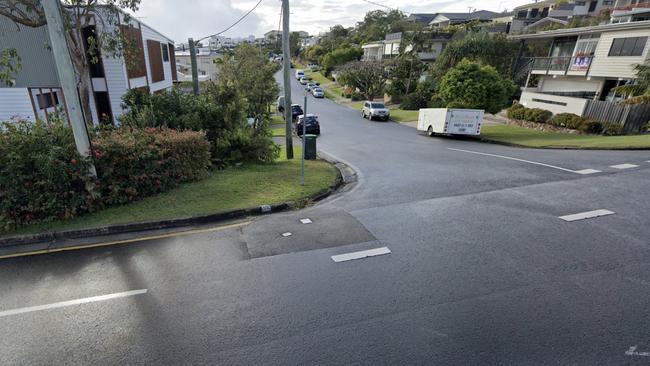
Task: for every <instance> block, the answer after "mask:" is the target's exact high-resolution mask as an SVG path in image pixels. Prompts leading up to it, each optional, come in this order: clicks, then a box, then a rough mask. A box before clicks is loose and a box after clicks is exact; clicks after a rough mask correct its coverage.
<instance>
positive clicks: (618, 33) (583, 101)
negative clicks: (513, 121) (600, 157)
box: [510, 21, 650, 122]
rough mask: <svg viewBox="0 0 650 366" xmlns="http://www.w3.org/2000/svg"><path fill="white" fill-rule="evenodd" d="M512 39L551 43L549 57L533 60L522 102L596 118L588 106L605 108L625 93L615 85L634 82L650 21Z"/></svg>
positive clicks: (646, 50)
mask: <svg viewBox="0 0 650 366" xmlns="http://www.w3.org/2000/svg"><path fill="white" fill-rule="evenodd" d="M510 38H511V39H514V40H518V41H520V42H521V44H522V46H523V45H525V44H527V43H532V42H545V43H546V42H551V46H550V49H549V53H548V56H547V57H537V58H534V59H532V60H531V65H530V73H529V77H528V80H527V82H526V85H525V87H524V88H523V91H522V95H521V100H520V102H521V104H522V105H524V106H526V107H531V108H543V109H547V110H550V111H551V112H553V113H565V112H568V113H574V114H577V115H581V116H589V117H592V115H590V114H589V113H590V112H589V110H590V108H591V107H590V106H592V105H594V104H600V105H602V106H605V107H606V106H607V104H605V102H616V101H619V100H620V99H621V97H620V96H618V95H616V93H615V92H614V91H613V89H614V88H615V87H617V86H620V85H624V84H629V83H634V81H635V79H636V72H635V66H636V65H638V64H642V63H644V62H645V61H646V60H647V59H648V54H649V50H650V44H649V41H650V21H639V22H628V23H613V24H603V25H596V26H590V27H582V28H568V29H558V30H552V31H546V32H539V33H534V34H523V35H514V36H510ZM597 101H602V102H603V103H597ZM610 104H614V103H610ZM646 122H647V119H646Z"/></svg>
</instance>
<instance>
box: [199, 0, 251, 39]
mask: <svg viewBox="0 0 650 366" xmlns="http://www.w3.org/2000/svg"><path fill="white" fill-rule="evenodd" d="M262 1H264V0H260V1H258V2H257V4H255V6H253V8H252V9H251V10H249V11H248V12H246V14H244V15H243V16H242V17H241V18H239V19H237V21H236V22H234V23H233V24H232V25H230V26H229V27H228V28H226V29H224V30H222V31H221V32H219V33H215V34H211V35H209V36H206V37H203V38H201V39H199V40H197V41H196V42H201V41H202V40H204V39H206V38H212V37H216V36H218V35H221V34H223V33H226V32H227V31H229V30H231V29H232V28H233V27H234V26H236V25H237V24H239V23H240V22H241V21H242V20H244V19H245V18H246V17H247V16H249V15H250V13H252V12H253V11H255V9H257V7H258V6H259V5H260V4H261V3H262Z"/></svg>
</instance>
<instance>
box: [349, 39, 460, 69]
mask: <svg viewBox="0 0 650 366" xmlns="http://www.w3.org/2000/svg"><path fill="white" fill-rule="evenodd" d="M427 34H428V37H430V38H429V40H428V42H427V44H426V45H425V49H423V50H421V52H418V56H419V57H420V59H421V60H422V61H425V62H432V61H435V60H436V59H437V58H438V56H439V55H440V54H441V53H442V50H443V49H444V47H445V45H446V44H447V43H449V42H450V41H451V38H452V34H450V33H442V32H428V33H427ZM403 35H404V34H403V33H401V32H399V33H389V34H387V35H386V38H385V39H384V40H383V41H376V42H370V43H366V44H364V45H362V46H361V48H362V49H363V58H362V60H363V61H379V60H385V59H390V58H394V57H397V56H399V54H400V46H401V44H402V42H403ZM412 49H413V48H412V45H407V46H406V47H405V48H404V51H407V52H409V51H411V50H412Z"/></svg>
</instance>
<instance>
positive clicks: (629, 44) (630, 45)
mask: <svg viewBox="0 0 650 366" xmlns="http://www.w3.org/2000/svg"><path fill="white" fill-rule="evenodd" d="M635 44H636V38H625V39H624V42H623V48H622V49H621V53H620V55H619V56H632V51H634V45H635Z"/></svg>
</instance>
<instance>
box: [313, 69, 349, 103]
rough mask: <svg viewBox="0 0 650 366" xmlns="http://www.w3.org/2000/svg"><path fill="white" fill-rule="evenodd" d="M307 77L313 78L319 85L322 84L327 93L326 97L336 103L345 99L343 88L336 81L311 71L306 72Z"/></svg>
mask: <svg viewBox="0 0 650 366" xmlns="http://www.w3.org/2000/svg"><path fill="white" fill-rule="evenodd" d="M305 75H306V76H308V77H310V78H312V80H314V81H315V82H317V83H320V86H321V87H322V88H323V90H324V91H325V97H326V98H327V99H331V100H334V101H338V100H342V99H344V98H343V97H342V96H341V94H343V88H341V86H340V85H338V84H337V83H335V82H334V81H332V80H330V79H328V78H327V77H325V75H323V74H322V73H321V72H319V71H316V72H314V71H309V70H305Z"/></svg>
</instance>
